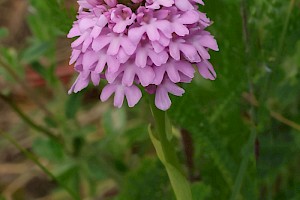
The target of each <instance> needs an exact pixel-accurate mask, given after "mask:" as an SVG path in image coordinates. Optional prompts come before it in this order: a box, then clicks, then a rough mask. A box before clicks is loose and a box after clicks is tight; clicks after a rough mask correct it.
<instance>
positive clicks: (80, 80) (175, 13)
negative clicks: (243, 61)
mask: <svg viewBox="0 0 300 200" xmlns="http://www.w3.org/2000/svg"><path fill="white" fill-rule="evenodd" d="M78 4H79V10H78V15H77V20H76V21H75V22H74V24H73V26H72V28H71V30H70V32H69V34H68V36H67V37H69V38H75V39H74V41H73V42H72V44H71V47H72V55H71V57H70V64H74V68H75V70H76V71H77V72H78V73H79V75H78V77H77V79H76V81H75V82H74V84H73V85H72V87H71V88H70V90H69V93H72V92H74V93H77V92H79V91H81V90H83V89H84V88H86V87H87V86H88V85H89V83H90V82H91V83H92V84H93V85H94V86H98V85H99V82H100V79H103V80H105V81H107V83H106V85H105V86H104V88H103V89H102V92H101V95H100V99H101V101H107V100H108V99H109V97H110V96H112V95H114V106H115V107H118V108H120V107H121V106H122V105H123V102H124V99H126V100H127V103H128V106H129V107H133V106H135V105H136V104H137V103H138V102H139V100H140V99H141V97H142V92H141V90H140V89H144V90H145V92H147V93H150V94H151V95H155V105H156V106H157V107H158V108H159V109H161V110H167V109H169V108H170V106H171V104H172V102H171V99H170V97H169V93H170V94H173V95H175V96H182V95H183V94H184V90H183V89H182V88H180V87H179V86H178V85H177V84H179V83H181V84H187V83H190V82H191V81H192V80H193V78H194V73H195V67H194V66H197V68H198V71H199V73H200V74H201V75H202V76H203V77H204V78H205V79H210V80H215V79H216V72H215V70H214V68H213V66H212V65H211V63H210V62H209V59H210V58H211V57H210V54H209V53H210V50H213V51H218V50H219V48H218V44H217V42H216V40H215V39H214V37H213V36H212V35H211V34H210V33H209V32H208V31H206V28H207V27H208V26H210V25H211V24H212V23H211V21H210V19H209V18H208V17H207V16H206V14H205V13H202V12H200V11H199V10H198V6H199V5H204V3H203V1H202V0H131V1H127V2H126V3H123V2H122V1H118V0H78ZM193 65H194V66H193Z"/></svg>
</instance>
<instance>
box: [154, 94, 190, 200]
mask: <svg viewBox="0 0 300 200" xmlns="http://www.w3.org/2000/svg"><path fill="white" fill-rule="evenodd" d="M150 108H151V112H152V115H153V118H154V121H155V128H154V129H153V130H152V129H149V134H150V138H151V140H152V143H153V145H154V147H155V150H156V153H157V155H158V157H159V159H160V161H161V162H162V163H163V165H164V166H165V168H166V171H167V173H168V176H169V179H170V182H171V186H172V188H173V191H174V193H175V196H176V199H177V200H192V193H191V189H190V184H189V181H188V180H187V178H186V176H185V174H184V171H183V170H182V167H181V165H180V162H179V159H178V157H177V154H176V151H175V148H174V144H173V143H172V126H171V123H170V121H169V119H168V116H167V113H166V112H164V111H161V110H159V109H158V108H157V107H156V106H155V104H154V98H153V97H152V98H150Z"/></svg>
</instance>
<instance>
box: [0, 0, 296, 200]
mask: <svg viewBox="0 0 300 200" xmlns="http://www.w3.org/2000/svg"><path fill="white" fill-rule="evenodd" d="M76 6H77V5H76V1H72V0H70V1H68V0H27V1H26V0H13V1H10V0H0V13H1V14H0V27H1V28H0V90H1V91H0V92H1V93H0V97H1V98H0V137H1V139H0V199H1V200H31V199H39V200H60V199H61V200H67V199H84V200H94V199H95V200H102V199H103V200H106V199H111V200H141V199H142V200H160V199H163V200H169V199H170V200H172V199H175V197H174V195H173V193H172V190H171V187H170V184H169V181H168V177H167V175H166V172H165V170H164V168H163V166H162V164H161V163H160V162H159V160H158V158H157V157H156V154H155V150H154V148H153V146H152V144H151V142H150V139H149V136H148V133H147V127H148V124H149V122H151V121H152V119H151V114H150V112H149V108H148V105H147V102H146V100H145V99H144V100H142V102H140V103H139V104H138V105H137V106H136V107H135V108H132V109H129V108H127V107H126V106H123V108H122V109H115V108H113V107H112V103H111V102H108V103H101V102H100V101H99V94H100V88H102V87H103V85H101V86H100V87H99V88H96V89H95V88H94V87H90V88H88V89H86V90H84V91H83V92H80V93H79V94H73V95H70V96H69V95H67V90H68V88H69V87H70V85H71V82H72V80H73V79H74V77H75V73H74V72H73V69H72V67H71V66H68V64H67V63H68V57H69V55H70V47H69V45H70V43H71V41H70V40H69V39H66V34H67V32H68V30H69V29H70V27H71V25H72V21H73V20H74V19H75V14H76V9H77V8H76ZM200 10H201V11H203V12H206V13H207V14H208V16H209V17H210V18H211V19H212V21H214V24H213V25H212V26H211V27H210V28H209V30H210V31H211V32H212V34H213V35H215V36H216V39H217V40H218V43H219V47H220V52H211V54H212V60H211V61H212V63H213V64H214V66H215V69H216V71H217V73H218V78H217V80H216V81H213V82H211V81H208V80H204V79H203V78H201V77H200V76H198V77H196V78H195V80H194V81H193V83H192V84H188V85H184V88H185V90H186V94H185V95H184V96H183V97H181V98H173V99H172V102H173V105H172V108H171V110H170V111H168V114H169V116H170V118H171V120H172V123H173V125H174V134H175V136H176V140H175V141H174V145H176V149H177V152H178V155H179V156H180V159H181V163H182V164H183V165H184V168H185V172H186V175H187V176H188V177H189V180H190V181H191V183H192V192H193V195H194V198H195V199H196V200H204V199H208V200H210V199H212V200H214V199H221V200H223V199H225V200H227V199H231V200H235V199H238V200H243V199H245V200H254V199H261V200H271V199H272V200H273V199H274V200H298V199H300V172H299V171H300V170H299V169H300V101H299V100H300V92H299V91H300V21H299V19H300V1H299V0H284V1H283V0H252V1H246V0H210V1H206V6H205V7H201V8H200ZM102 84H103V83H102Z"/></svg>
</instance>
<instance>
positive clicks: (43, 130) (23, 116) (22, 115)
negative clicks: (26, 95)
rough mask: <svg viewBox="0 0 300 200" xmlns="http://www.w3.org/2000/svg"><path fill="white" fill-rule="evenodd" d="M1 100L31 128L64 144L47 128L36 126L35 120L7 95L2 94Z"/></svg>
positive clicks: (0, 95)
mask: <svg viewBox="0 0 300 200" xmlns="http://www.w3.org/2000/svg"><path fill="white" fill-rule="evenodd" d="M0 99H2V100H3V101H4V102H5V103H7V104H8V105H9V106H10V107H11V109H13V110H14V111H15V112H16V114H18V116H19V117H20V118H21V119H22V120H23V121H24V122H26V123H27V124H28V125H29V126H30V127H31V128H33V129H35V130H36V131H38V132H40V133H43V134H45V135H46V136H47V137H49V138H52V139H54V140H55V141H57V142H58V143H60V144H63V142H62V140H61V138H60V137H59V136H56V135H55V134H54V133H52V132H51V131H49V130H48V129H47V128H44V127H42V126H40V125H38V124H36V123H35V122H34V121H33V120H31V119H30V118H29V117H28V116H27V115H26V114H25V113H24V112H23V111H22V110H21V109H20V108H19V107H18V106H17V105H16V104H15V103H14V102H13V101H12V100H11V99H9V98H8V97H6V96H5V95H3V94H1V93H0Z"/></svg>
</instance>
